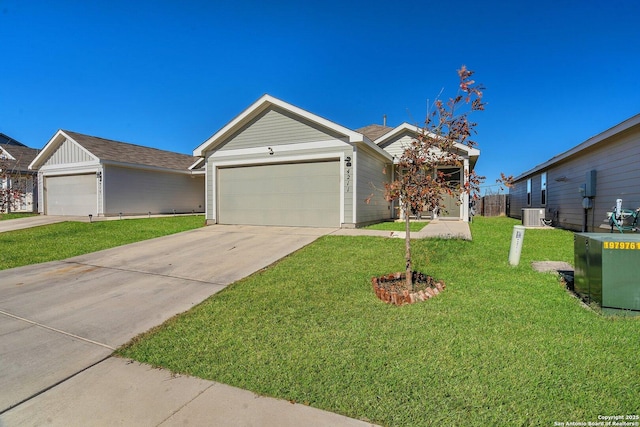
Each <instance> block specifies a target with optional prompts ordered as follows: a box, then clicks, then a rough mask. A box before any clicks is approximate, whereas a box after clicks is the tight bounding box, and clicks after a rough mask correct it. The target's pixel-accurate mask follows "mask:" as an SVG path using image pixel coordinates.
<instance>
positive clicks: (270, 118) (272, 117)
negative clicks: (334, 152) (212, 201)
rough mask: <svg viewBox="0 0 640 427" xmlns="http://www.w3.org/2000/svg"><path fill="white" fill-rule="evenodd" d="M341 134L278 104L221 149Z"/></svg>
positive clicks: (317, 138)
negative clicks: (278, 106) (294, 114)
mask: <svg viewBox="0 0 640 427" xmlns="http://www.w3.org/2000/svg"><path fill="white" fill-rule="evenodd" d="M339 138H340V137H339V135H336V134H334V133H333V132H330V131H329V130H327V129H322V128H319V127H318V126H317V125H315V124H313V123H311V122H306V121H304V120H303V119H302V118H300V117H298V116H292V115H291V113H289V112H287V111H285V110H282V109H280V108H277V107H272V108H270V109H268V110H266V111H265V112H263V113H261V114H259V115H258V116H257V117H256V118H254V119H253V120H252V121H251V122H249V123H248V124H247V125H245V126H244V127H243V128H242V129H240V130H239V131H238V132H236V133H235V134H234V135H233V136H231V137H230V138H229V139H228V140H227V141H225V142H224V143H223V144H221V146H220V148H219V150H221V151H224V150H233V149H240V148H255V147H265V148H266V147H269V146H277V145H286V144H297V143H304V142H315V141H326V140H330V139H339Z"/></svg>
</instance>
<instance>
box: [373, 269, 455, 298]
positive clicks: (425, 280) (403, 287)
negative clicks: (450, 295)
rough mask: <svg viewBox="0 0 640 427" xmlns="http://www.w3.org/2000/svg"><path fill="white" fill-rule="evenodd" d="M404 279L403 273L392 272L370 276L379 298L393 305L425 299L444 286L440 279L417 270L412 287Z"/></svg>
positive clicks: (439, 291) (437, 292)
mask: <svg viewBox="0 0 640 427" xmlns="http://www.w3.org/2000/svg"><path fill="white" fill-rule="evenodd" d="M405 279H406V274H405V273H392V274H388V275H386V276H381V277H373V278H371V284H372V285H373V291H374V292H375V294H376V296H377V297H378V298H379V299H380V300H382V301H384V302H386V303H388V304H395V305H404V304H413V303H415V302H419V301H426V300H428V299H429V298H433V297H435V296H436V295H439V294H440V293H441V292H442V291H443V290H444V289H445V287H446V286H445V284H444V282H443V281H442V280H435V279H434V278H433V277H431V276H428V275H426V274H424V273H420V272H419V271H414V272H413V289H409V288H408V287H407V282H406V280H405Z"/></svg>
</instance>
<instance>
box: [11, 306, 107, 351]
mask: <svg viewBox="0 0 640 427" xmlns="http://www.w3.org/2000/svg"><path fill="white" fill-rule="evenodd" d="M0 314H4V315H5V316H8V317H12V318H14V319H16V320H21V321H23V322H26V323H30V324H32V325H34V326H38V327H40V328H43V329H48V330H50V331H53V332H56V333H58V334H62V335H67V336H69V337H71V338H75V339H78V340H81V341H85V342H88V343H90V344H95V345H99V346H100V347H105V348H108V349H109V350H111V351H115V350H116V349H115V348H114V347H111V346H110V345H107V344H103V343H100V342H97V341H93V340H90V339H89V338H84V337H81V336H79V335H75V334H72V333H70V332H66V331H63V330H61V329H57V328H53V327H51V326H47V325H43V324H42V323H38V322H35V321H33V320H29V319H25V318H24V317H20V316H16V315H15V314H11V313H7V312H6V311H4V310H0Z"/></svg>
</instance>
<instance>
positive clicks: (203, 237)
mask: <svg viewBox="0 0 640 427" xmlns="http://www.w3.org/2000/svg"><path fill="white" fill-rule="evenodd" d="M333 231H334V230H333V229H311V228H293V227H252V226H221V225H216V226H210V227H205V228H200V229H197V230H192V231H187V232H183V233H180V234H175V235H172V236H166V237H161V238H158V239H153V240H147V241H144V242H139V243H134V244H131V245H127V246H122V247H119V248H114V249H108V250H105V251H101V252H96V253H93V254H89V255H83V256H79V257H75V258H71V259H68V260H65V261H57V262H50V263H44V264H38V265H33V266H27V267H20V268H15V269H11V270H5V271H0V414H2V413H3V412H6V411H7V410H9V409H10V408H12V407H16V406H18V405H20V404H21V403H22V402H26V401H28V400H29V399H31V398H32V397H34V396H37V395H39V394H41V393H43V392H44V391H46V390H48V389H50V388H52V387H55V386H56V385H58V384H60V383H62V382H64V381H65V380H66V379H68V378H71V377H73V376H75V375H76V374H78V373H80V372H82V371H84V370H86V369H87V368H89V367H91V366H94V365H96V364H98V363H99V362H101V361H103V360H104V359H106V358H108V357H109V355H110V354H111V353H112V352H113V350H114V349H115V348H117V347H119V346H120V345H122V344H125V343H126V342H127V341H129V340H130V339H131V338H133V337H135V336H136V335H138V334H140V333H142V332H145V331H147V330H148V329H150V328H152V327H153V326H156V325H158V324H160V323H162V322H164V321H165V320H167V319H169V318H170V317H172V316H174V315H175V314H177V313H180V312H184V311H186V310H188V309H190V308H191V307H193V306H194V305H196V304H198V303H200V302H201V301H203V300H204V299H206V298H207V297H209V296H210V295H212V294H214V293H216V292H218V291H220V290H221V289H223V288H224V287H225V286H227V285H228V284H230V283H233V282H234V281H236V280H238V279H240V278H242V277H246V276H248V275H250V274H251V273H253V272H255V271H258V270H260V269H262V268H264V267H267V266H268V265H270V264H272V263H273V262H275V261H277V260H279V259H280V258H282V257H284V256H286V255H288V254H290V253H292V252H294V251H296V250H297V249H299V248H301V247H303V246H306V245H307V244H309V243H311V242H313V241H314V240H315V239H317V238H318V237H320V236H322V235H324V234H327V233H331V232H333Z"/></svg>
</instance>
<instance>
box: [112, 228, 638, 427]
mask: <svg viewBox="0 0 640 427" xmlns="http://www.w3.org/2000/svg"><path fill="white" fill-rule="evenodd" d="M515 224H517V222H516V221H514V220H512V219H508V218H483V217H477V218H475V219H474V222H473V224H471V229H472V233H473V241H461V240H440V239H425V240H414V241H413V248H414V255H413V259H414V261H415V266H416V269H418V270H421V271H423V272H426V273H428V274H431V275H433V276H435V277H436V278H437V279H442V280H444V281H445V282H446V284H447V288H446V290H445V291H444V292H443V293H442V294H440V295H439V296H437V297H435V298H433V299H430V300H428V301H425V302H421V303H417V304H413V305H407V306H403V307H395V306H390V305H386V304H384V303H382V302H381V301H379V300H378V299H377V298H376V297H375V296H374V294H373V292H372V290H371V282H370V279H371V277H372V276H377V275H382V274H385V273H390V272H395V271H401V270H403V266H404V257H403V256H404V241H402V240H399V239H388V238H382V237H350V236H349V237H347V236H325V237H322V238H320V239H319V240H317V241H316V242H314V243H312V244H311V245H309V246H307V247H305V248H303V249H302V250H300V251H298V252H296V253H294V254H292V255H291V256H288V257H286V258H284V259H283V260H281V261H280V262H278V263H276V264H274V265H273V266H271V267H269V268H268V269H265V270H263V271H261V272H259V273H256V274H254V275H252V276H250V277H248V278H246V279H244V280H241V281H239V282H237V283H235V284H233V285H231V286H229V287H228V288H226V289H225V290H223V291H222V292H220V293H218V294H216V295H214V296H212V297H211V298H209V299H208V300H206V301H205V302H203V303H202V304H200V305H199V306H197V307H195V308H194V309H192V310H190V311H189V312H187V313H184V314H182V315H179V316H176V317H175V318H173V319H171V320H169V321H168V322H166V323H165V324H164V325H162V326H161V327H158V328H156V329H154V330H153V331H151V332H150V333H148V334H145V335H143V336H140V337H138V338H137V339H135V340H133V342H132V343H130V344H129V345H127V346H125V347H124V348H122V349H121V350H119V351H118V353H119V354H120V355H121V356H123V357H126V358H132V359H135V360H138V361H140V362H145V363H149V364H151V365H154V366H161V367H165V368H167V369H170V370H172V371H175V372H179V373H184V374H189V375H194V376H197V377H201V378H207V379H210V380H215V381H219V382H222V383H226V384H230V385H233V386H236V387H241V388H244V389H248V390H252V391H254V392H256V393H259V394H262V395H268V396H274V397H277V398H281V399H286V400H290V401H295V402H297V403H299V404H305V405H311V406H313V407H316V408H321V409H325V410H328V411H332V412H336V413H340V414H344V415H347V416H349V417H353V418H357V419H362V420H368V421H370V422H373V423H377V424H381V425H385V426H462V425H464V426H529V425H535V426H537V425H540V426H552V425H554V423H555V422H584V423H587V422H598V415H618V414H638V413H639V411H640V397H639V396H640V395H639V394H638V390H640V357H638V349H640V333H639V329H640V320H638V319H634V318H616V317H613V318H612V317H603V316H601V315H599V314H597V313H595V312H594V311H591V310H590V309H588V308H585V307H584V306H583V305H582V304H581V303H580V301H579V300H578V299H576V298H575V297H573V296H572V295H571V294H569V293H568V292H567V291H566V290H565V288H564V287H563V285H562V284H561V283H560V281H559V279H558V277H557V275H555V274H552V273H539V272H535V271H533V269H532V268H531V265H530V264H531V262H532V261H542V260H553V261H566V262H570V263H573V234H572V233H571V232H568V231H562V230H526V233H525V237H524V245H523V251H522V258H521V262H520V265H519V266H517V267H512V266H510V265H509V264H508V252H509V246H510V239H511V234H512V229H513V225H515Z"/></svg>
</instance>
